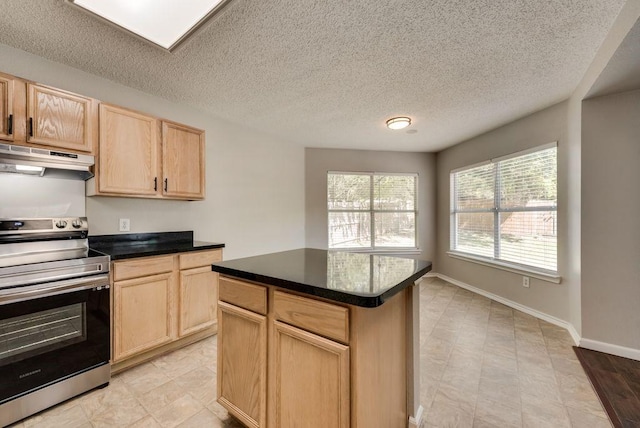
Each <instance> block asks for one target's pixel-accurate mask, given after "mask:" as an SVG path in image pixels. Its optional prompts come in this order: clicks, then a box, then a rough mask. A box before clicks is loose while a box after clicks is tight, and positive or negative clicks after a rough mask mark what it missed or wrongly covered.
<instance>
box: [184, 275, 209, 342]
mask: <svg viewBox="0 0 640 428" xmlns="http://www.w3.org/2000/svg"><path fill="white" fill-rule="evenodd" d="M178 299H179V300H178V301H179V303H178V308H179V309H178V310H179V311H180V318H179V320H180V321H179V323H178V336H180V337H182V336H186V335H188V334H191V333H195V332H197V331H200V330H204V329H206V328H209V327H211V326H213V325H214V324H215V323H216V319H217V314H216V309H217V305H218V274H217V273H216V272H212V271H211V266H205V267H200V268H196V269H188V270H183V271H180V291H179V298H178Z"/></svg>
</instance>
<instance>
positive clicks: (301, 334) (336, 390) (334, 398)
mask: <svg viewBox="0 0 640 428" xmlns="http://www.w3.org/2000/svg"><path fill="white" fill-rule="evenodd" d="M274 340H275V344H274V345H275V346H274V347H273V353H274V356H273V365H274V370H273V376H274V379H273V380H272V381H273V382H275V394H274V396H273V397H272V400H273V402H272V405H273V411H274V412H275V426H276V427H278V428H289V427H300V426H318V427H324V428H333V427H335V428H347V427H349V423H350V421H349V418H350V410H349V408H350V397H349V381H350V379H349V347H348V346H345V345H342V344H340V343H337V342H334V341H332V340H329V339H325V338H324V337H321V336H317V335H315V334H312V333H309V332H307V331H304V330H300V329H298V328H295V327H292V326H290V325H287V324H284V323H281V322H279V321H275V322H274Z"/></svg>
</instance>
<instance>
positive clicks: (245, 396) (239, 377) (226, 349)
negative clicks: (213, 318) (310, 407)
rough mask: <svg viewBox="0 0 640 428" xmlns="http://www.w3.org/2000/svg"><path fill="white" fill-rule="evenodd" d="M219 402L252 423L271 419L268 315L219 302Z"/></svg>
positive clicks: (256, 426)
mask: <svg viewBox="0 0 640 428" xmlns="http://www.w3.org/2000/svg"><path fill="white" fill-rule="evenodd" d="M217 371H218V402H219V403H220V404H221V405H222V406H224V407H225V408H226V409H227V410H228V411H229V413H231V414H232V415H233V416H235V417H236V418H238V419H239V420H240V421H241V422H242V423H244V424H245V425H246V426H248V427H252V428H261V427H265V426H266V420H267V317H265V316H264V315H259V314H256V313H254V312H250V311H247V310H245V309H242V308H239V307H237V306H235V305H230V304H228V303H225V302H218V367H217Z"/></svg>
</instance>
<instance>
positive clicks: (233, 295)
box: [218, 276, 267, 315]
mask: <svg viewBox="0 0 640 428" xmlns="http://www.w3.org/2000/svg"><path fill="white" fill-rule="evenodd" d="M218 293H219V294H218V296H219V299H220V300H222V301H223V302H227V303H231V304H233V305H236V306H240V307H241V308H244V309H248V310H250V311H253V312H257V313H259V314H262V315H266V314H267V287H263V286H260V285H255V284H249V283H248V282H244V281H239V280H237V279H231V278H227V277H224V276H221V277H220V283H219V291H218Z"/></svg>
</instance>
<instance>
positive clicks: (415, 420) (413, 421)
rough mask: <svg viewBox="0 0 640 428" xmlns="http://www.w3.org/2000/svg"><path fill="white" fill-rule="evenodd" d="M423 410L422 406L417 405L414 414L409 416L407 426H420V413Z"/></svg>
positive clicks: (412, 427)
mask: <svg viewBox="0 0 640 428" xmlns="http://www.w3.org/2000/svg"><path fill="white" fill-rule="evenodd" d="M423 412H424V408H423V407H422V406H418V410H417V411H416V414H415V415H412V416H409V423H408V427H409V428H422V414H423Z"/></svg>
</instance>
